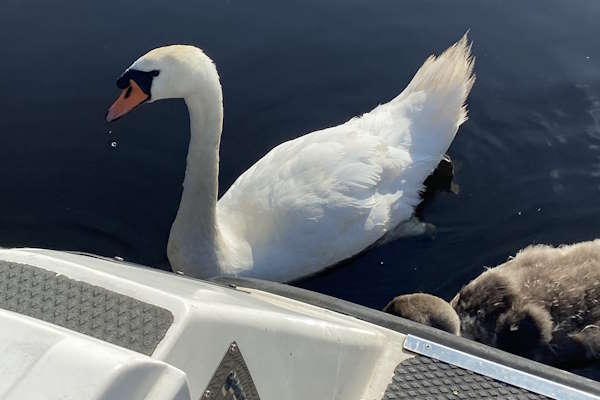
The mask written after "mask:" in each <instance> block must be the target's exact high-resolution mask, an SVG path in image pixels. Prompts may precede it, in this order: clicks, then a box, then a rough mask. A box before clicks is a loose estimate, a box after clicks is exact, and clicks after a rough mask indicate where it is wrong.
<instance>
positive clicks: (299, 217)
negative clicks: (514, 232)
mask: <svg viewBox="0 0 600 400" xmlns="http://www.w3.org/2000/svg"><path fill="white" fill-rule="evenodd" d="M472 68H473V61H472V59H471V57H470V46H469V45H468V44H467V40H466V37H465V38H463V39H462V40H461V41H460V42H458V43H457V44H455V45H454V46H452V47H451V48H450V49H448V50H446V51H445V52H444V53H443V54H442V55H441V56H440V57H439V58H435V57H430V58H429V59H428V60H427V61H426V62H425V64H424V65H423V66H422V67H421V69H419V71H418V72H417V73H416V75H415V77H414V78H413V80H412V81H411V83H410V84H409V85H408V87H407V88H406V89H405V90H404V91H403V92H402V94H400V95H399V96H398V97H396V98H395V99H393V100H392V101H390V102H389V103H386V104H383V105H380V106H378V107H377V108H375V109H374V110H373V111H371V112H370V113H367V114H364V115H363V116H361V117H359V118H354V119H352V120H350V121H348V122H346V123H345V124H342V125H339V126H336V127H332V128H328V129H324V130H321V131H317V132H313V133H311V134H308V135H305V136H302V137H300V138H297V139H295V140H291V141H288V142H285V143H283V144H281V145H279V146H277V147H275V148H274V149H273V150H271V151H270V152H269V153H268V154H267V155H266V156H265V157H263V158H262V159H261V160H259V161H258V162H257V163H256V164H255V165H253V166H252V167H251V168H250V169H248V170H247V171H246V172H245V173H244V174H243V175H241V176H240V177H239V178H238V179H237V181H236V182H235V183H234V184H233V185H232V186H231V188H230V189H229V190H228V191H227V193H225V195H224V196H223V198H222V199H221V200H220V201H219V204H218V218H219V222H220V224H221V226H223V228H224V231H225V232H226V233H225V236H227V234H228V232H229V233H232V232H235V235H236V236H238V235H242V236H243V237H236V238H235V240H240V239H241V240H245V241H247V242H248V244H249V246H250V248H251V249H252V258H253V261H254V262H253V264H254V265H253V270H252V273H256V274H260V276H262V277H265V276H266V277H271V278H272V279H279V280H282V279H293V278H297V277H299V276H302V275H307V274H310V273H313V272H316V271H318V270H320V269H322V268H323V267H325V266H328V265H331V264H333V263H336V262H339V261H341V260H343V259H345V258H348V257H351V256H353V255H355V254H357V253H358V252H360V251H361V250H363V249H365V248H366V247H368V246H369V245H371V244H373V243H374V242H375V241H376V240H377V239H379V238H380V237H381V236H382V235H383V234H385V233H386V232H387V231H388V230H390V229H392V228H394V227H395V226H396V225H397V224H398V223H400V222H402V221H403V220H405V219H407V218H409V217H410V216H411V214H412V212H413V208H414V206H415V205H417V204H418V202H419V201H420V198H419V194H420V191H421V190H422V188H423V181H424V180H425V178H426V177H427V176H428V175H429V174H430V173H431V171H433V169H434V168H435V167H436V166H437V164H438V163H439V161H440V159H441V157H442V156H443V154H444V153H445V152H446V150H447V149H448V147H449V146H450V143H451V142H452V139H453V138H454V136H455V134H456V131H457V129H458V126H459V125H460V124H461V123H462V122H463V121H464V120H465V119H466V110H465V107H464V102H465V99H466V97H467V95H468V93H469V91H470V89H471V86H472V84H473V81H474V77H473V76H472ZM263 268H264V270H263ZM269 271H271V272H269ZM265 274H267V275H265ZM269 274H271V275H273V276H269Z"/></svg>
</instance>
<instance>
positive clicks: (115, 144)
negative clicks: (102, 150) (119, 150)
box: [110, 141, 119, 149]
mask: <svg viewBox="0 0 600 400" xmlns="http://www.w3.org/2000/svg"><path fill="white" fill-rule="evenodd" d="M118 145H119V144H118V143H117V142H115V141H112V142H110V147H112V148H113V149H114V148H116V147H117V146H118Z"/></svg>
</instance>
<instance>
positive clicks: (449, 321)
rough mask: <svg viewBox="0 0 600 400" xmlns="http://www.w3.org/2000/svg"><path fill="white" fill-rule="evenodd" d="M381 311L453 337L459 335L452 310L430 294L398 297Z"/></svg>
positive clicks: (447, 304)
mask: <svg viewBox="0 0 600 400" xmlns="http://www.w3.org/2000/svg"><path fill="white" fill-rule="evenodd" d="M383 311H384V312H386V313H388V314H393V315H397V316H398V317H402V318H406V319H409V320H411V321H415V322H418V323H420V324H423V325H429V326H431V327H434V328H437V329H441V330H443V331H446V332H449V333H452V334H454V335H459V334H460V320H459V318H458V315H457V314H456V312H455V311H454V309H453V308H452V307H451V306H450V304H449V303H448V302H446V301H445V300H443V299H440V298H439V297H436V296H432V295H430V294H426V293H414V294H405V295H402V296H398V297H396V298H394V299H393V300H392V301H390V302H389V303H388V305H387V306H385V308H384V309H383Z"/></svg>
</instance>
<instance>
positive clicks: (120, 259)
mask: <svg viewBox="0 0 600 400" xmlns="http://www.w3.org/2000/svg"><path fill="white" fill-rule="evenodd" d="M115 260H117V261H123V257H119V256H115Z"/></svg>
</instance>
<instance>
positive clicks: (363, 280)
mask: <svg viewBox="0 0 600 400" xmlns="http://www.w3.org/2000/svg"><path fill="white" fill-rule="evenodd" d="M599 11H600V3H599V2H591V1H583V0H573V1H570V2H564V1H559V0H553V1H546V2H544V3H543V4H541V3H539V2H527V3H525V4H522V3H518V4H517V3H513V4H512V5H511V4H507V3H506V2H503V1H500V0H492V1H486V2H481V1H476V0H469V1H463V2H458V3H457V2H443V1H432V0H426V1H423V0H410V1H403V2H397V1H393V0H382V1H379V2H369V1H364V0H345V1H341V0H331V1H327V2H322V1H318V0H306V1H303V2H296V1H289V2H280V1H276V0H257V1H253V2H248V1H242V0H230V1H227V2H223V1H220V0H218V1H217V0H201V1H191V0H186V1H181V2H178V3H177V5H170V4H167V3H165V2H164V1H159V0H148V1H147V2H145V3H144V9H143V18H140V13H141V12H142V10H140V8H139V2H137V1H135V2H134V1H119V2H117V1H116V0H107V1H103V2H76V1H73V0H59V2H58V3H56V2H35V3H34V2H33V1H32V0H6V1H5V3H4V5H3V10H2V13H0V34H1V35H0V36H1V37H3V38H5V41H4V48H3V58H2V62H0V87H1V88H2V90H0V116H1V118H0V129H1V131H2V135H0V149H2V151H3V157H2V168H0V179H1V180H2V182H3V188H4V190H3V194H2V196H0V208H1V210H2V212H0V244H1V245H4V246H40V247H49V248H58V249H73V250H81V251H87V252H93V253H99V254H103V255H107V256H114V255H119V256H122V257H124V258H125V259H127V260H131V261H134V262H140V263H144V264H151V265H155V266H158V267H163V268H164V267H165V265H166V257H165V247H166V240H167V236H168V234H169V228H170V224H171V221H172V220H173V218H174V215H175V211H176V209H177V205H178V201H179V196H180V194H181V181H182V179H183V171H184V162H185V153H186V149H187V141H188V137H187V131H188V126H187V124H188V122H187V117H186V115H185V107H184V105H183V104H182V103H181V102H178V101H171V102H161V103H160V104H150V105H145V106H144V107H142V109H141V110H140V111H138V112H136V113H135V114H133V115H131V117H129V118H127V119H125V120H123V121H119V122H118V123H117V124H116V125H114V126H111V129H113V130H114V131H115V132H118V135H115V134H113V132H111V131H110V130H107V126H106V124H105V123H104V113H105V111H106V108H107V106H108V105H109V104H110V102H111V101H112V100H113V97H114V96H115V94H116V88H115V86H114V81H115V79H116V78H117V77H118V76H119V75H120V73H121V72H122V69H123V68H124V67H126V66H127V65H129V64H130V63H131V62H132V61H133V60H134V59H135V58H137V57H138V56H139V55H140V54H142V53H144V52H145V51H147V50H148V49H150V48H152V47H156V46H159V45H163V44H167V43H176V42H180V43H193V44H196V45H199V46H201V47H203V48H204V49H205V50H206V51H207V52H208V54H209V55H210V56H211V57H212V58H213V59H214V60H215V62H216V63H217V66H218V68H219V72H220V76H221V79H222V83H223V87H224V103H225V128H224V134H223V141H222V145H221V176H220V184H221V193H222V192H223V191H224V190H225V189H226V188H227V187H228V186H229V185H230V184H231V183H232V182H233V181H234V179H235V178H236V177H237V176H239V174H240V173H241V172H243V171H244V170H245V169H247V168H248V167H249V166H250V165H252V164H253V163H254V162H255V161H256V160H257V159H258V158H260V157H261V156H262V155H264V154H265V153H266V152H267V151H268V150H269V149H270V148H272V147H273V146H274V145H276V144H278V143H281V142H282V141H284V140H287V139H291V138H294V137H297V136H298V135H301V134H303V133H306V132H310V131H313V130H315V129H319V128H323V127H327V126H331V125H334V124H338V123H340V122H343V121H345V120H347V119H348V118H350V117H352V116H354V115H358V114H360V113H363V112H365V111H368V110H370V109H371V108H373V107H374V106H376V105H377V104H379V103H381V102H385V101H387V100H389V99H390V98H392V97H393V96H395V95H396V94H397V93H399V92H400V91H401V90H402V88H403V87H404V86H405V85H406V83H407V82H408V81H409V79H410V78H411V76H412V74H413V73H414V72H415V71H416V69H417V68H418V67H419V65H420V64H421V63H422V62H423V61H424V59H425V58H426V56H427V55H428V54H430V53H431V52H439V51H441V50H443V49H444V48H446V47H447V46H448V45H449V44H451V43H452V42H454V41H455V40H457V39H458V38H460V36H462V34H463V33H464V32H465V31H466V30H467V29H470V32H471V33H470V36H471V38H472V39H473V40H474V47H473V51H474V53H475V55H476V56H477V62H476V73H477V82H476V84H475V87H474V90H473V93H472V95H471V97H470V100H469V109H470V111H469V116H470V119H469V121H468V122H467V123H466V124H465V125H464V126H463V127H462V128H461V130H460V133H459V135H458V137H457V138H456V140H455V142H454V144H453V145H452V148H451V149H450V152H449V153H450V154H451V156H452V158H453V160H454V163H455V183H456V184H458V185H460V188H461V190H460V192H459V193H452V192H439V193H437V194H435V196H433V197H432V198H431V199H429V200H428V202H427V203H426V204H425V205H424V207H423V208H422V211H421V214H422V219H423V220H424V222H426V223H428V224H432V225H433V226H435V230H434V231H433V232H428V233H427V234H424V235H418V236H412V237H405V238H402V239H400V240H397V241H393V242H387V243H385V244H383V245H382V246H380V247H378V248H375V249H373V250H371V251H368V252H366V253H364V254H363V255H361V256H359V257H356V258H355V259H353V260H351V261H349V262H347V263H345V265H343V266H340V267H338V268H334V269H332V270H330V271H327V272H325V273H323V274H321V275H319V276H316V277H313V278H311V279H307V280H305V281H303V282H299V283H298V284H299V285H300V286H304V287H306V288H309V289H314V290H318V291H320V292H324V293H328V294H331V295H334V296H337V297H341V298H344V299H348V300H351V301H354V302H358V303H361V304H364V305H367V306H371V307H376V308H380V307H382V306H383V305H385V304H386V302H387V301H388V300H389V299H390V298H392V297H393V296H395V295H397V294H400V293H403V292H414V291H427V292H432V293H435V294H438V295H441V296H444V297H446V298H450V297H452V296H453V294H454V293H456V291H457V290H458V289H459V288H460V287H461V285H463V284H465V283H466V282H467V281H468V280H469V279H471V278H473V277H474V276H476V275H478V274H479V273H480V272H481V271H482V268H483V267H484V266H486V265H487V266H494V265H497V264H499V263H501V262H503V261H504V260H506V259H507V257H509V256H510V255H512V254H515V252H516V251H517V250H518V249H520V248H522V247H524V246H526V245H528V244H531V243H554V244H558V243H571V242H575V241H580V240H587V239H591V238H594V237H597V236H598V231H599V227H600V206H599V205H598V201H597V199H598V195H599V191H600V64H598V61H599V60H600V43H599V42H600V39H598V38H600V25H599V24H598V23H597V16H598V15H599V14H598V12H599ZM107 135H108V136H107ZM107 142H108V145H107ZM117 146H118V147H117ZM117 149H118V151H115V150H117ZM427 226H430V225H427Z"/></svg>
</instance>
